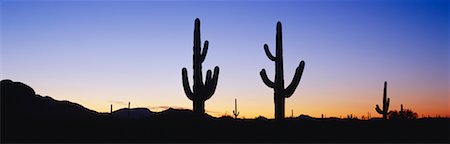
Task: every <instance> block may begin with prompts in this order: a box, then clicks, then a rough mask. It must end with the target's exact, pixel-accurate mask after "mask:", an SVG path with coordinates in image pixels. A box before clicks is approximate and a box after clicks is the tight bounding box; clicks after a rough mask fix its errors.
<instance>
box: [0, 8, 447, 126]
mask: <svg viewBox="0 0 450 144" xmlns="http://www.w3.org/2000/svg"><path fill="white" fill-rule="evenodd" d="M0 6H1V19H0V20H1V31H0V33H1V37H0V39H1V51H0V53H1V55H0V58H1V63H0V77H1V79H11V80H13V81H20V82H23V83H25V84H28V85H29V86H31V87H32V88H33V89H34V90H35V91H36V93H37V94H40V95H42V96H51V97H53V98H54V99H57V100H69V101H72V102H75V103H79V104H81V105H83V106H85V107H87V108H89V109H93V110H95V111H98V112H109V108H110V105H111V104H113V107H114V109H119V108H124V107H127V104H128V102H131V107H147V108H149V109H150V110H152V111H162V110H164V108H167V107H175V108H186V109H192V102H191V101H190V100H189V99H188V98H187V97H186V95H185V94H184V91H183V87H182V79H181V69H182V68H183V67H186V68H188V75H189V78H190V82H191V84H192V73H193V71H192V54H193V53H192V46H193V29H194V20H195V18H199V19H200V20H201V39H202V42H203V41H204V40H208V41H209V50H208V54H207V56H206V60H205V62H204V63H203V72H204V75H203V76H204V77H205V74H206V71H207V69H213V68H214V66H219V67H220V74H219V81H218V85H217V89H216V92H215V94H214V95H213V96H212V97H211V99H209V100H207V101H206V106H205V109H206V111H207V113H208V114H211V115H213V116H221V115H232V111H233V110H234V99H235V98H236V99H237V101H238V111H240V115H239V117H241V118H243V117H245V118H254V117H257V116H260V115H261V116H265V117H268V118H273V117H274V102H273V89H271V88H269V87H267V86H266V85H265V84H264V83H263V82H262V80H261V77H260V75H259V72H260V71H261V69H263V68H265V69H266V71H267V74H268V76H269V78H270V79H271V80H273V78H274V75H275V71H274V68H275V65H274V63H273V62H272V61H270V60H269V59H268V58H267V57H266V55H265V53H264V49H263V45H264V44H268V45H269V48H270V50H271V51H272V52H273V53H274V52H275V42H276V41H275V34H276V31H275V30H276V29H275V28H276V23H277V21H280V22H281V23H282V28H283V53H284V75H285V78H284V79H285V85H286V86H287V85H289V83H290V82H291V81H292V77H293V75H294V73H295V69H296V67H297V66H298V64H299V62H300V61H301V60H304V61H305V63H306V64H305V70H304V72H303V76H302V78H301V81H300V84H299V85H298V87H297V90H296V91H295V93H294V94H293V96H291V97H290V98H287V99H286V107H285V109H286V116H291V112H292V111H293V114H294V116H298V115H300V114H305V115H310V116H314V117H320V116H321V115H322V114H324V115H325V116H326V117H331V116H334V117H346V116H347V115H349V114H353V115H356V116H358V117H361V116H363V115H364V116H367V115H368V114H370V115H371V116H372V117H381V115H379V114H377V112H376V111H375V105H376V104H378V105H381V104H382V96H383V83H384V81H387V82H388V88H387V91H388V97H389V98H390V99H391V104H390V110H399V109H400V104H403V107H404V108H406V109H412V110H413V111H415V112H417V113H418V114H419V116H428V115H430V116H436V115H440V116H450V108H449V103H450V100H449V93H450V90H449V81H450V77H449V73H450V72H449V69H450V59H449V55H450V52H449V45H450V43H449V32H450V30H449V27H450V25H449V2H448V1H438V0H430V1H387V0H369V1H351V0H348V1H326V0H323V1H307V0H305V1H301V0H299V1H239V2H238V1H145V0H141V1H120V0H117V1H85V0H83V1H81V0H70V1H58V0H47V1H46V0H41V1H39V0H37V1H32V0H18V1H13V0H3V1H1V2H0Z"/></svg>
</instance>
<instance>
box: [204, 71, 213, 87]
mask: <svg viewBox="0 0 450 144" xmlns="http://www.w3.org/2000/svg"><path fill="white" fill-rule="evenodd" d="M211 80H212V79H211V70H208V71H207V72H206V80H205V86H207V85H210V83H211Z"/></svg>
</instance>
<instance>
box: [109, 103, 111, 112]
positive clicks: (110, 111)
mask: <svg viewBox="0 0 450 144" xmlns="http://www.w3.org/2000/svg"><path fill="white" fill-rule="evenodd" d="M109 113H110V114H112V104H111V111H110V112H109Z"/></svg>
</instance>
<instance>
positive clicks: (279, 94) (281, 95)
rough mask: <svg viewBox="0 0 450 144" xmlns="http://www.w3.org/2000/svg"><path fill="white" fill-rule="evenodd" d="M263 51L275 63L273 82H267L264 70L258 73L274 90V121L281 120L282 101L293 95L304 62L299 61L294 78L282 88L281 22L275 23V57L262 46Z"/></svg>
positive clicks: (282, 116) (282, 115)
mask: <svg viewBox="0 0 450 144" xmlns="http://www.w3.org/2000/svg"><path fill="white" fill-rule="evenodd" d="M264 51H265V52H266V55H267V57H268V58H269V59H270V60H272V61H274V62H275V81H274V82H272V81H270V80H269V78H268V77H267V74H266V70H265V69H262V70H261V72H260V75H261V78H262V80H263V82H264V83H265V84H266V85H267V86H268V87H270V88H273V89H274V103H275V119H276V120H281V119H283V118H284V104H285V103H284V99H285V98H289V97H290V96H292V94H294V91H295V89H296V88H297V86H298V84H299V82H300V79H301V78H302V74H303V69H304V68H305V62H304V61H301V62H300V64H299V66H298V67H297V69H296V71H295V75H294V78H293V80H292V82H291V84H289V86H288V87H287V88H284V76H283V43H282V33H281V22H278V23H277V34H276V56H273V55H272V54H271V53H270V50H269V46H267V44H264Z"/></svg>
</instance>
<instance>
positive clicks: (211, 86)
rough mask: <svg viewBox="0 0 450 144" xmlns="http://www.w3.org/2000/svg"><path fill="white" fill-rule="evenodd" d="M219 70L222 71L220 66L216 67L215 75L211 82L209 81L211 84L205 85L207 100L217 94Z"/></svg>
mask: <svg viewBox="0 0 450 144" xmlns="http://www.w3.org/2000/svg"><path fill="white" fill-rule="evenodd" d="M219 70H220V69H219V67H218V66H216V67H214V74H213V75H212V78H211V79H209V80H208V79H207V82H208V81H209V82H208V84H205V87H204V91H205V92H206V95H205V100H208V99H209V98H211V97H212V96H213V95H214V93H215V92H216V87H217V81H218V79H219ZM209 71H210V70H209ZM207 75H208V74H207Z"/></svg>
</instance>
